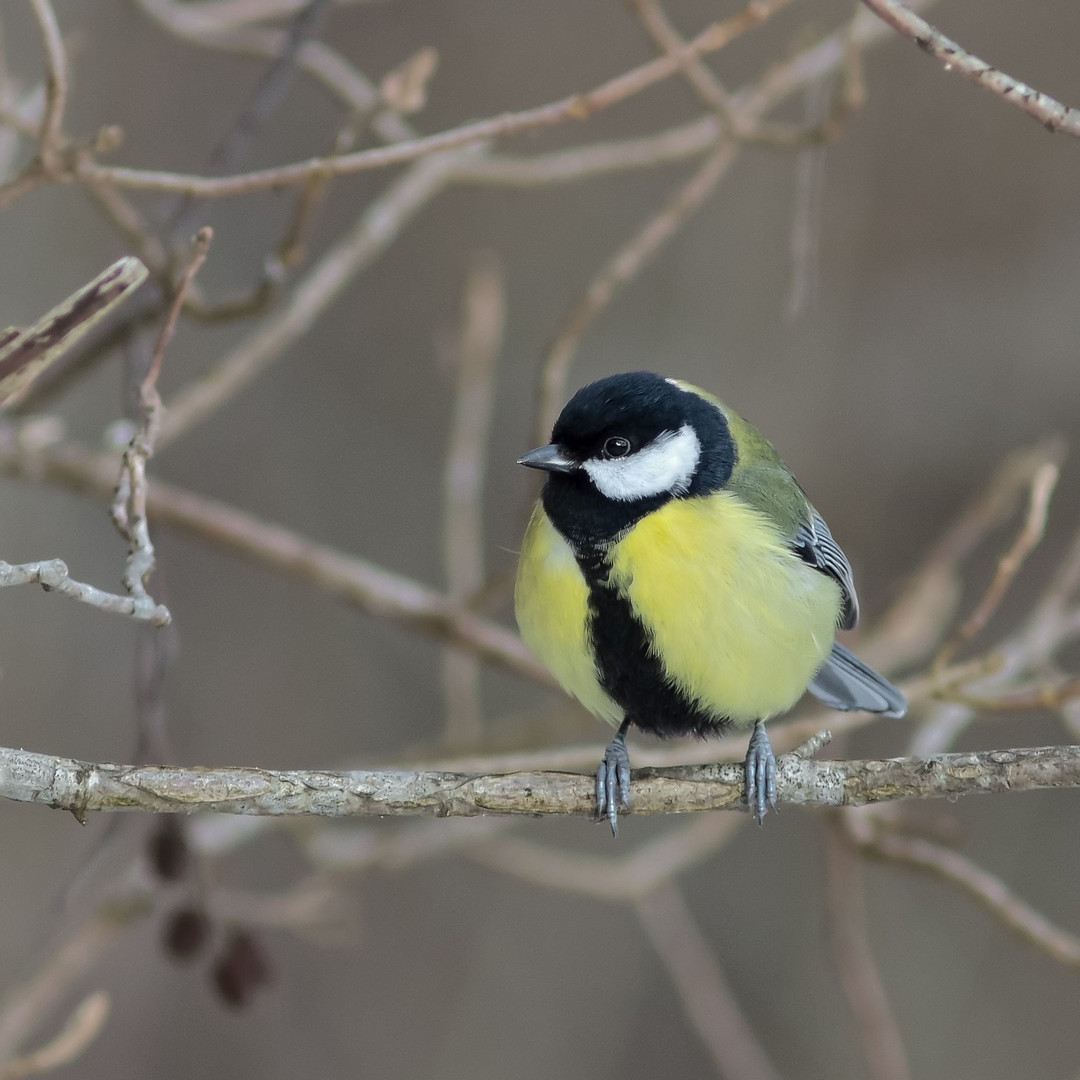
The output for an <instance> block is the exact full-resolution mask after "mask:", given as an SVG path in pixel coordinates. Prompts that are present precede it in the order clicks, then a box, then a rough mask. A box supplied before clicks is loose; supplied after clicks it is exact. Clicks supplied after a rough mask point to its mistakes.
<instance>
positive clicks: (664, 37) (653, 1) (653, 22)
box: [632, 0, 738, 135]
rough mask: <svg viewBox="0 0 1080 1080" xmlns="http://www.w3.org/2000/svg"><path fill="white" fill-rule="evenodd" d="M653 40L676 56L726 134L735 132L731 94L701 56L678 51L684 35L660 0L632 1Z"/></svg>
mask: <svg viewBox="0 0 1080 1080" xmlns="http://www.w3.org/2000/svg"><path fill="white" fill-rule="evenodd" d="M632 3H633V6H634V8H635V9H636V11H637V16H638V18H639V19H640V20H641V24H642V26H644V27H645V30H646V31H647V32H648V34H649V36H650V37H651V38H652V39H653V42H654V43H655V44H656V45H657V47H658V48H660V49H661V50H662V51H663V52H665V53H669V54H670V55H672V56H676V57H678V58H679V66H680V67H681V68H682V70H683V73H684V74H685V75H686V81H687V82H688V83H689V84H690V85H691V86H692V87H693V89H694V92H695V93H696V94H697V96H698V98H699V99H700V100H701V102H702V103H703V104H704V105H706V106H707V107H708V108H710V109H712V110H713V111H715V112H716V114H717V115H718V116H719V117H720V119H721V121H722V122H723V123H724V126H725V134H728V135H735V134H737V133H738V121H737V120H736V118H735V115H734V114H733V113H732V111H731V97H730V95H729V94H728V92H727V90H725V89H724V87H723V86H722V85H721V83H720V80H719V79H718V78H717V77H716V76H715V75H714V74H713V73H712V71H711V70H710V69H709V67H708V65H707V64H706V63H705V61H704V60H702V59H701V57H700V56H685V55H683V54H682V53H681V52H680V50H681V49H684V48H685V47H686V42H685V41H684V40H683V36H682V35H681V34H680V33H679V31H678V30H676V29H675V27H674V25H672V23H671V20H670V19H669V18H668V16H667V12H666V11H664V6H663V4H662V3H660V0H632Z"/></svg>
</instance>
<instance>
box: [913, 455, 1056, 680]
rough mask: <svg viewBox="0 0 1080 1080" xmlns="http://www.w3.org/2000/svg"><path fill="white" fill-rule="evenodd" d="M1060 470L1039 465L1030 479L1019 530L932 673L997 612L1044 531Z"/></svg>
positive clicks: (1052, 464)
mask: <svg viewBox="0 0 1080 1080" xmlns="http://www.w3.org/2000/svg"><path fill="white" fill-rule="evenodd" d="M1059 475H1060V470H1059V468H1058V465H1057V463H1056V462H1053V461H1047V462H1043V464H1041V465H1040V466H1039V467H1038V469H1037V470H1036V471H1035V473H1034V475H1033V476H1032V478H1031V495H1030V499H1029V502H1028V512H1027V515H1026V517H1025V518H1024V524H1023V527H1022V528H1021V529H1020V531H1019V533H1017V535H1016V539H1015V540H1014V541H1013V542H1012V544H1011V545H1010V546H1009V548H1008V550H1007V551H1006V552H1005V554H1004V555H1002V556H1001V558H1000V559H999V560H998V566H997V570H996V571H995V573H994V577H993V580H992V581H991V582H990V585H989V586H988V588H987V590H986V592H985V593H984V594H983V596H982V599H981V600H980V601H979V603H978V604H977V605H976V607H975V610H974V611H972V613H971V614H970V615H969V616H968V617H967V618H966V619H965V620H964V622H963V623H962V624H961V625H960V628H959V629H958V630H957V631H956V633H955V634H954V635H953V636H952V637H951V638H950V639H949V640H948V641H947V642H946V643H945V644H944V645H943V646H942V648H941V650H940V651H939V652H938V654H937V656H936V657H935V659H934V670H935V671H940V670H941V669H942V668H944V667H945V666H946V665H947V664H948V663H949V661H951V660H952V658H953V657H954V656H955V655H956V653H957V651H958V650H959V649H960V648H962V647H963V646H964V645H965V644H966V643H967V642H969V641H971V639H972V638H974V637H975V636H976V635H977V634H979V632H980V631H981V630H982V629H983V627H985V626H986V624H987V623H988V622H989V621H990V617H991V616H992V615H993V614H994V612H995V611H997V609H998V605H999V604H1000V603H1001V601H1002V600H1003V599H1004V597H1005V593H1006V592H1007V591H1008V589H1009V586H1010V585H1011V584H1012V582H1013V580H1014V579H1015V577H1016V575H1017V574H1018V573H1019V572H1020V568H1021V567H1022V566H1023V565H1024V562H1025V560H1026V559H1027V557H1028V555H1030V554H1031V552H1032V551H1034V550H1035V548H1036V547H1037V546H1038V544H1039V541H1040V540H1042V538H1043V534H1044V533H1045V532H1046V518H1047V514H1049V512H1050V498H1051V496H1052V495H1053V493H1054V487H1055V486H1056V484H1057V481H1058V476H1059Z"/></svg>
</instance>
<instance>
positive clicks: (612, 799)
mask: <svg viewBox="0 0 1080 1080" xmlns="http://www.w3.org/2000/svg"><path fill="white" fill-rule="evenodd" d="M627 726H628V725H627V724H623V726H622V727H621V728H619V733H618V734H617V735H616V736H615V738H614V739H612V740H611V742H610V743H608V748H607V750H605V751H604V760H603V761H601V762H600V767H599V768H598V769H597V770H596V820H597V821H603V820H604V818H607V820H608V824H609V825H611V835H612V836H618V835H619V806H620V805H621V806H622V808H623V809H624V810H629V809H630V754H629V753H628V752H627V749H626V728H627ZM766 741H768V740H766Z"/></svg>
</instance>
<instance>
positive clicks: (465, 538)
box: [442, 252, 506, 744]
mask: <svg viewBox="0 0 1080 1080" xmlns="http://www.w3.org/2000/svg"><path fill="white" fill-rule="evenodd" d="M463 307H464V310H463V313H462V329H461V335H460V339H459V341H458V344H457V348H456V355H455V357H454V360H455V363H456V368H457V387H456V392H455V395H454V410H453V416H452V418H451V421H450V438H449V444H448V446H447V453H446V471H445V474H444V479H443V488H444V499H445V508H446V509H445V514H446V519H445V527H444V544H443V561H444V565H445V567H446V587H447V592H448V593H449V596H450V599H451V600H452V601H454V602H455V603H457V604H460V605H461V606H462V607H465V605H466V604H467V602H468V599H469V597H470V596H472V594H473V593H475V592H476V590H477V589H479V588H480V586H481V585H482V584H483V582H484V558H483V554H484V529H483V507H482V504H481V493H482V491H483V481H484V464H485V456H486V449H487V445H488V436H489V430H490V427H491V410H492V406H493V405H494V401H495V365H496V363H497V362H498V357H499V351H500V349H501V347H502V339H503V329H504V326H505V322H506V298H505V296H504V293H503V275H502V268H501V266H500V265H499V262H498V260H497V259H496V257H495V256H494V255H493V254H491V253H490V252H488V253H483V254H479V255H477V256H476V258H475V259H474V262H473V266H472V268H471V269H470V271H469V274H468V278H467V281H466V284H465V298H464V305H463ZM442 683H443V697H444V700H445V702H446V727H445V733H446V737H447V740H448V741H449V742H451V743H459V744H461V743H468V742H469V741H474V740H476V739H477V738H478V737H479V735H480V722H481V706H480V668H479V665H478V663H477V660H476V657H475V656H473V655H471V654H470V653H469V652H465V651H462V650H459V649H455V648H450V649H448V650H446V652H445V653H444V655H443V665H442Z"/></svg>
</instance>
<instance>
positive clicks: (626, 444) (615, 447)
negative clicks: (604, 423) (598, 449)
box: [604, 435, 630, 458]
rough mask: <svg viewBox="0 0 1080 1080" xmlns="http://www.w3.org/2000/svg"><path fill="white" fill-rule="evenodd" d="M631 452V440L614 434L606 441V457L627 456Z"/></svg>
mask: <svg viewBox="0 0 1080 1080" xmlns="http://www.w3.org/2000/svg"><path fill="white" fill-rule="evenodd" d="M629 453H630V440H629V439H624V438H622V436H620V435H614V436H612V437H611V438H610V439H608V441H607V442H606V443H604V457H609V458H616V457H626V455H627V454H629Z"/></svg>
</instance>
